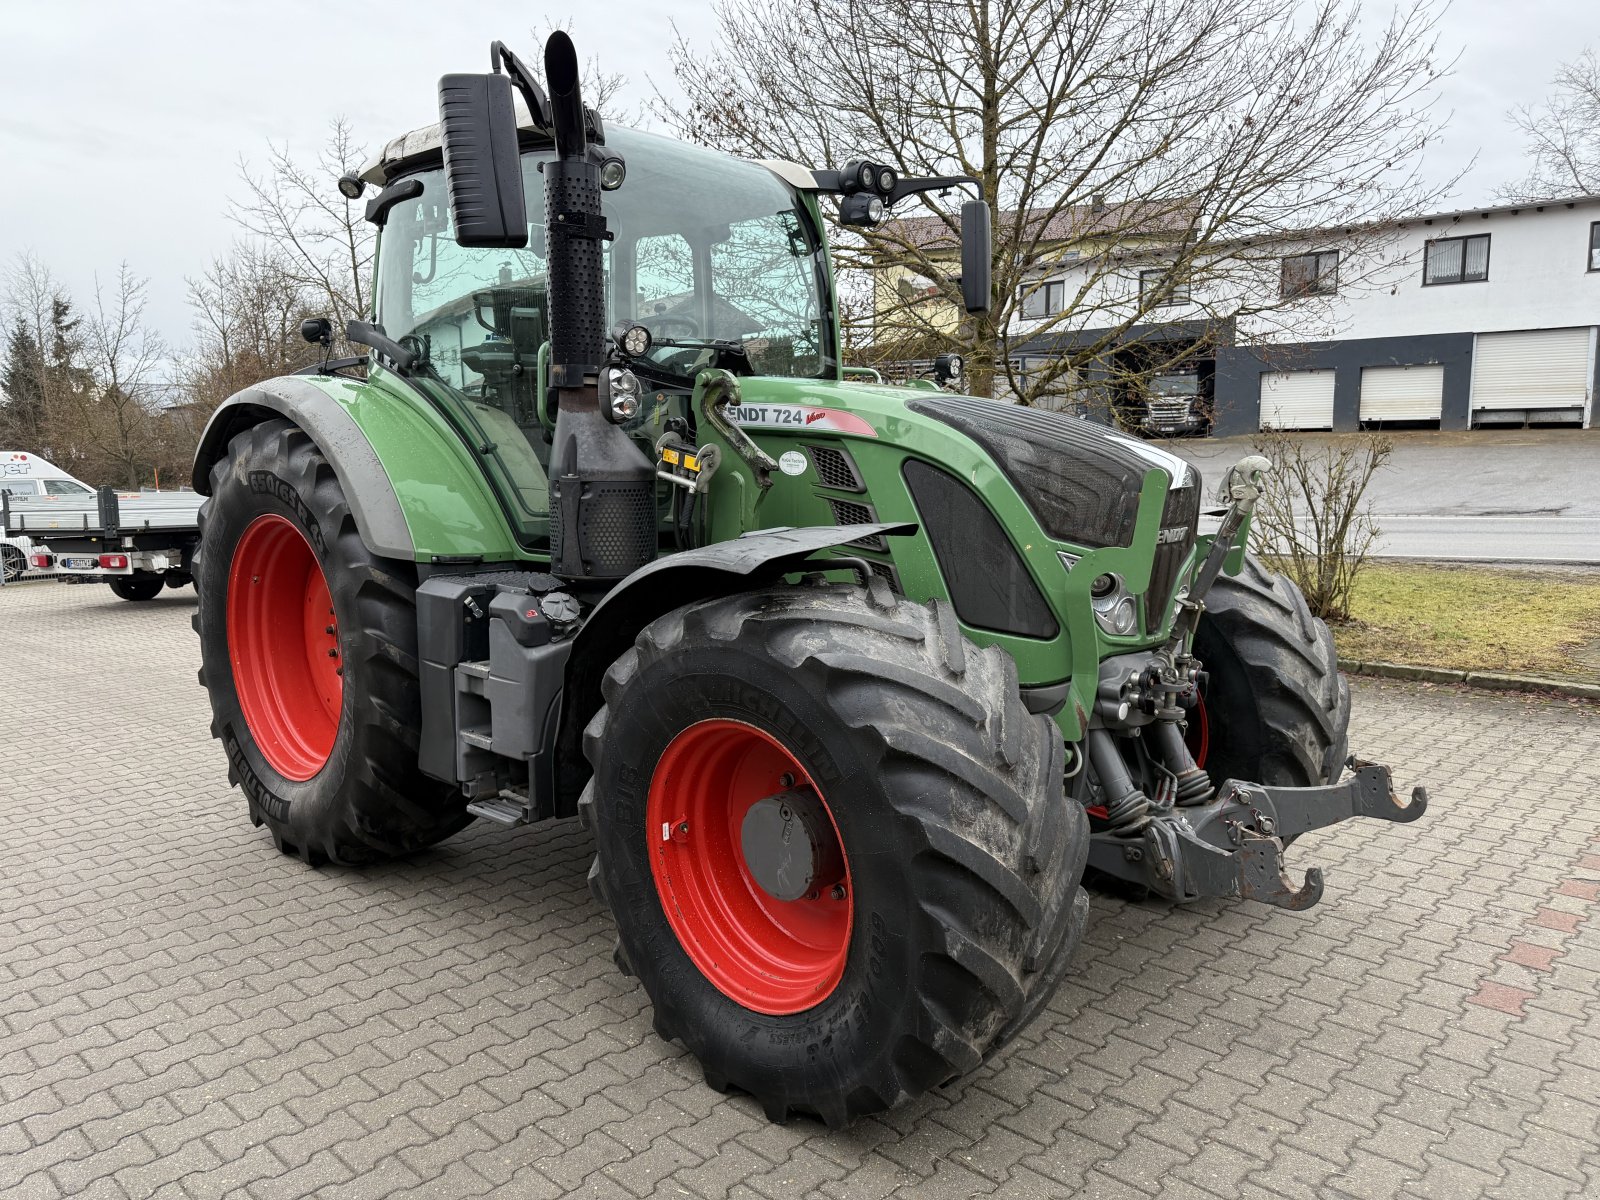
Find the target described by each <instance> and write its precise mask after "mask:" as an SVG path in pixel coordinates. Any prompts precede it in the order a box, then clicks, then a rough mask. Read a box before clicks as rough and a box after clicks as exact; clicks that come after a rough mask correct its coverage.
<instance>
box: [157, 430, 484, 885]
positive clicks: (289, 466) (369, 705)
mask: <svg viewBox="0 0 1600 1200" xmlns="http://www.w3.org/2000/svg"><path fill="white" fill-rule="evenodd" d="M211 489H212V491H211V498H210V499H209V500H208V501H207V502H206V503H205V505H204V506H202V508H201V509H200V531H201V537H200V548H199V550H198V552H197V553H196V555H195V559H194V579H195V587H196V590H197V591H198V592H199V596H200V604H199V608H198V611H197V612H196V614H195V618H194V623H195V629H196V631H197V632H198V633H199V634H200V652H201V661H202V664H203V665H202V667H201V671H200V682H201V684H202V685H204V687H205V688H206V690H207V692H209V693H210V697H211V711H212V715H213V718H214V719H213V721H212V724H211V732H212V736H214V737H216V738H218V739H220V740H221V742H222V744H223V747H224V749H225V750H226V751H227V754H228V764H229V769H228V778H229V782H230V783H236V784H238V785H239V787H240V788H241V789H242V790H243V791H244V794H245V798H246V800H247V802H248V804H249V812H250V818H251V820H252V821H253V822H254V823H255V824H257V825H262V824H264V825H266V826H267V828H268V830H269V831H270V832H271V834H272V837H273V840H274V841H275V842H276V843H277V846H278V848H279V850H281V851H283V852H284V853H285V854H292V855H295V856H297V857H299V858H301V859H303V860H304V861H305V862H307V863H309V864H311V865H313V866H316V865H319V864H321V863H323V862H327V861H333V862H340V863H363V862H372V861H375V860H378V859H382V858H387V857H391V856H394V855H400V854H406V853H409V852H411V851H414V850H418V849H420V848H422V847H424V846H428V845H431V844H433V843H434V842H437V841H439V840H440V839H441V838H445V837H448V836H449V835H450V834H452V833H454V832H456V831H457V830H459V829H461V828H462V827H463V826H465V825H466V824H467V823H468V822H469V821H470V820H471V819H472V818H471V817H470V816H469V815H468V814H467V813H466V811H465V802H464V801H463V800H461V798H460V796H459V794H458V793H456V792H455V790H454V789H453V788H450V787H448V786H446V785H445V784H442V783H439V782H436V781H434V780H432V779H429V778H427V777H425V776H423V775H422V774H421V773H420V772H419V771H418V769H417V743H418V730H419V728H420V725H421V699H420V692H419V688H418V683H417V644H416V642H417V619H416V599H415V587H416V583H415V578H416V577H415V573H414V570H413V568H412V567H411V566H410V564H408V563H402V562H396V561H393V560H390V559H384V558H379V557H377V556H376V555H374V554H372V553H371V552H370V551H369V550H368V549H367V548H366V546H365V545H364V544H363V542H362V541H361V536H360V534H359V533H358V532H357V530H356V525H355V519H354V518H353V517H352V516H351V513H350V506H349V504H348V503H347V502H346V500H345V497H344V491H343V489H342V488H341V486H340V484H339V480H338V478H337V476H335V474H334V471H333V468H332V466H331V465H330V464H329V463H328V461H327V459H326V458H324V457H323V455H322V452H321V451H320V450H319V449H318V448H317V446H316V445H315V443H313V442H312V440H311V439H310V438H309V437H308V436H307V435H306V434H305V433H304V432H303V431H301V430H300V429H298V428H297V427H295V426H294V425H291V424H290V423H289V422H287V421H283V420H274V421H267V422H264V423H262V424H260V425H257V426H255V427H254V428H252V429H249V430H246V431H245V432H243V433H240V434H238V435H237V436H236V437H235V438H234V439H233V441H232V442H231V443H230V444H229V446H228V452H227V454H226V455H224V456H223V458H222V459H221V460H220V461H219V462H218V463H217V465H216V466H215V467H214V468H213V469H212V472H211ZM157 585H158V587H159V585H160V581H159V580H158V581H157Z"/></svg>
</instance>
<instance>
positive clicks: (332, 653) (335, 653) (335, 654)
mask: <svg viewBox="0 0 1600 1200" xmlns="http://www.w3.org/2000/svg"><path fill="white" fill-rule="evenodd" d="M328 657H329V658H338V657H339V652H338V651H337V650H329V651H328Z"/></svg>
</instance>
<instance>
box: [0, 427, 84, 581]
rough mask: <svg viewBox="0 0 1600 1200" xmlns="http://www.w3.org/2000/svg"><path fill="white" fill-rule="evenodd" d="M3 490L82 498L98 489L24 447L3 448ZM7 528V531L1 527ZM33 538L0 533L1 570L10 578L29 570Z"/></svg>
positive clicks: (19, 494) (0, 474) (0, 469)
mask: <svg viewBox="0 0 1600 1200" xmlns="http://www.w3.org/2000/svg"><path fill="white" fill-rule="evenodd" d="M0 492H5V493H7V494H9V495H11V496H14V497H24V496H25V497H27V498H29V499H32V498H34V497H36V496H71V497H74V498H76V499H77V500H79V501H82V500H83V499H84V498H85V497H88V496H92V495H93V494H94V489H93V488H92V487H90V486H89V485H88V484H86V483H84V482H82V481H81V480H77V479H74V478H73V477H72V476H71V475H68V474H67V473H66V472H65V471H63V470H62V469H61V468H60V467H58V466H56V465H55V464H54V463H52V462H49V461H48V460H46V459H43V458H40V457H39V456H38V455H37V454H29V453H27V452H26V451H24V450H0ZM0 532H3V531H0ZM32 550H33V542H32V541H31V540H29V539H28V538H25V537H0V572H3V574H4V577H5V579H6V580H7V581H10V580H12V579H16V578H17V577H18V576H19V575H22V574H23V573H24V572H25V571H27V570H29V569H30V568H29V566H28V555H29V554H30V553H31V552H32Z"/></svg>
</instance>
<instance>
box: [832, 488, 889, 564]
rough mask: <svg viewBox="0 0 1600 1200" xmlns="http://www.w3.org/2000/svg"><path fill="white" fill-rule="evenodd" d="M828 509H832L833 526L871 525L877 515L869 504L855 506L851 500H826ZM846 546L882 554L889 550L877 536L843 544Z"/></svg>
mask: <svg viewBox="0 0 1600 1200" xmlns="http://www.w3.org/2000/svg"><path fill="white" fill-rule="evenodd" d="M828 507H829V508H831V509H833V523H834V524H835V525H871V524H872V523H873V522H874V521H876V520H877V519H878V514H877V513H875V512H874V511H873V510H872V506H871V505H869V504H857V503H856V502H855V501H853V500H835V499H833V498H832V497H830V498H829V499H828ZM845 545H847V546H859V547H861V549H863V550H876V551H878V552H879V553H883V552H885V551H887V550H888V549H889V547H888V545H887V544H886V543H885V542H884V540H883V538H882V536H881V535H879V534H876V533H875V534H873V535H872V536H871V537H864V538H855V539H854V540H852V541H848V542H846V543H845Z"/></svg>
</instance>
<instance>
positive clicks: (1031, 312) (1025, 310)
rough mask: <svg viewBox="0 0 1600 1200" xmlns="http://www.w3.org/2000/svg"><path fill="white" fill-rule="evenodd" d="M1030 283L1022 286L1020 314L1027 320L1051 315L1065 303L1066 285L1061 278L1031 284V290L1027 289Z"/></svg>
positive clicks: (1064, 305) (1058, 310)
mask: <svg viewBox="0 0 1600 1200" xmlns="http://www.w3.org/2000/svg"><path fill="white" fill-rule="evenodd" d="M1029 286H1030V285H1028V284H1024V285H1023V287H1022V315H1023V317H1024V318H1026V319H1028V320H1037V319H1038V318H1041V317H1053V316H1055V315H1056V314H1057V313H1058V312H1060V311H1061V310H1062V309H1063V308H1064V307H1066V303H1067V285H1066V284H1065V283H1063V282H1062V281H1061V280H1052V281H1050V282H1048V283H1039V284H1033V285H1031V286H1032V288H1033V290H1032V291H1031V292H1030V291H1029V290H1028V288H1029Z"/></svg>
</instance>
